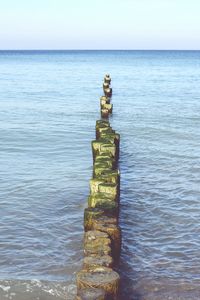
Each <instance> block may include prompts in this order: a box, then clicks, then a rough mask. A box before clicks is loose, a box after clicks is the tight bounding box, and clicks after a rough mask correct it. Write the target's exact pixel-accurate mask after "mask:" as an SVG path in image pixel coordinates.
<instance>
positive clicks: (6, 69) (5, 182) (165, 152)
mask: <svg viewBox="0 0 200 300" xmlns="http://www.w3.org/2000/svg"><path fill="white" fill-rule="evenodd" d="M199 70H200V52H198V51H196V52H193V51H188V52H184V51H182V52H181V51H171V52H170V51H164V52H163V51H99V52H97V51H68V52H63V51H60V52H48V51H45V52H6V51H5V52H0V90H1V92H0V120H1V123H0V124H1V125H0V166H1V168H0V205H1V210H0V236H1V239H0V266H1V268H0V299H1V300H4V299H8V297H10V299H13V300H23V299H27V300H29V299H38V300H44V299H47V300H50V299H71V298H73V295H74V293H75V286H74V277H75V275H74V274H75V272H76V271H77V270H79V269H80V267H81V260H82V256H83V253H82V245H81V242H82V237H83V226H82V221H83V211H84V207H85V206H86V205H87V203H86V199H87V195H88V193H89V187H88V184H89V179H90V177H91V171H92V168H91V167H92V154H91V149H90V142H91V140H92V139H93V138H94V126H95V121H96V119H98V118H99V97H100V96H101V94H102V89H101V84H102V78H103V75H104V74H105V73H107V72H110V73H111V75H112V78H113V81H112V86H113V91H114V93H113V100H112V101H113V104H114V114H113V116H112V118H111V123H112V125H113V127H114V128H115V129H116V130H118V132H120V134H121V156H120V168H121V177H122V180H121V212H120V223H121V227H122V230H123V247H122V256H121V264H120V273H121V276H122V279H123V280H122V297H121V298H122V300H123V299H138V300H140V299H148V300H149V299H162V300H163V299H199V298H200V288H199V283H200V271H199V270H200V254H199V253H200V252H199V249H200V235H199V228H200V188H199V186H200V167H199V166H200V130H199V128H200V117H199V113H200V92H199V83H200V79H199ZM23 297H24V298H23ZM170 297H171V298H170Z"/></svg>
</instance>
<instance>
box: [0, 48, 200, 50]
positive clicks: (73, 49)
mask: <svg viewBox="0 0 200 300" xmlns="http://www.w3.org/2000/svg"><path fill="white" fill-rule="evenodd" d="M0 51H200V49H48V48H47V49H37V48H33V49H0Z"/></svg>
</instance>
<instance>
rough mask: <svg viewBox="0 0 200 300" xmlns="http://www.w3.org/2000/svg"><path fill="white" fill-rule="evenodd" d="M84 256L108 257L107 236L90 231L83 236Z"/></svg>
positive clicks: (108, 239)
mask: <svg viewBox="0 0 200 300" xmlns="http://www.w3.org/2000/svg"><path fill="white" fill-rule="evenodd" d="M84 254H85V255H86V256H88V255H92V254H93V255H110V254H111V240H110V238H109V236H108V235H107V234H106V233H104V232H101V231H97V230H90V231H87V232H85V235H84Z"/></svg>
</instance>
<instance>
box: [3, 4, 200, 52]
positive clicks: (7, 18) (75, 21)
mask: <svg viewBox="0 0 200 300" xmlns="http://www.w3.org/2000/svg"><path fill="white" fill-rule="evenodd" d="M0 49H200V0H0Z"/></svg>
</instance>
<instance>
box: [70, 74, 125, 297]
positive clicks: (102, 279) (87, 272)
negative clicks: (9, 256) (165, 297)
mask: <svg viewBox="0 0 200 300" xmlns="http://www.w3.org/2000/svg"><path fill="white" fill-rule="evenodd" d="M110 85H111V78H110V76H109V75H106V76H105V78H104V83H103V91H104V96H102V97H101V98H100V108H101V119H100V120H98V121H97V122H96V139H95V140H94V141H92V153H93V176H92V179H91V180H90V195H89V197H88V208H86V209H85V212H84V229H85V234H84V260H83V267H82V270H81V271H80V272H78V273H77V276H76V280H77V298H76V299H77V300H116V299H118V292H119V281H120V277H119V274H118V273H117V272H116V271H115V270H116V267H117V265H118V262H119V256H120V250H121V230H120V227H119V225H118V216H119V196H120V173H119V169H118V159H119V146H120V135H119V134H118V133H116V132H115V130H113V128H112V127H111V126H110V123H109V120H108V118H109V115H110V114H111V113H112V109H113V107H112V104H111V97H112V88H111V87H110Z"/></svg>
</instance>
